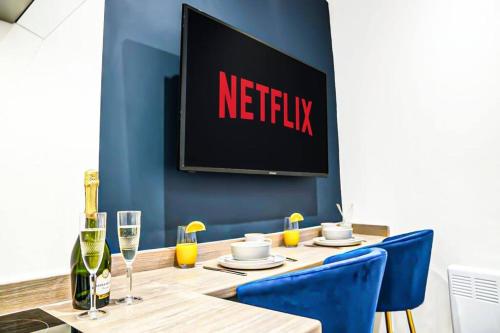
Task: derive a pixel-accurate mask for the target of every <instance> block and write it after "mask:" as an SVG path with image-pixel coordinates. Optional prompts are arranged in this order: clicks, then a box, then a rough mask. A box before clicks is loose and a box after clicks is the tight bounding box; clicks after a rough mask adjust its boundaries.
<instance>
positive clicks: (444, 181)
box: [330, 0, 500, 333]
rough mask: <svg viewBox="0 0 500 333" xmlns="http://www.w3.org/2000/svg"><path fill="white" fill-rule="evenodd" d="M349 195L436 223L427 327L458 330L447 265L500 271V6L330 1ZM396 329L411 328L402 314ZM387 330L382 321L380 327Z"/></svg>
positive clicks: (383, 216)
mask: <svg viewBox="0 0 500 333" xmlns="http://www.w3.org/2000/svg"><path fill="white" fill-rule="evenodd" d="M330 9H331V17H332V33H333V52H334V57H335V74H336V89H337V105H338V121H339V136H340V137H339V145H340V164H341V165H340V167H341V183H342V198H343V200H344V201H345V202H346V203H347V202H355V204H356V207H357V208H356V217H357V219H359V220H362V221H363V222H367V223H380V224H389V225H390V226H391V231H392V232H393V233H394V234H397V233H401V232H406V231H410V230H416V229H423V228H432V229H434V230H435V240H434V248H433V254H432V262H431V270H430V273H429V280H428V288H427V296H426V301H425V303H424V304H423V305H422V306H421V307H419V308H417V309H416V310H415V311H414V317H415V322H416V326H417V330H418V332H421V333H425V332H429V333H434V332H451V320H450V312H449V300H448V289H447V276H446V267H447V266H448V265H449V264H452V263H455V264H462V265H469V266H479V267H490V268H497V269H499V268H500V260H499V259H498V253H500V242H499V241H498V235H500V205H499V204H498V201H499V193H500V176H499V175H500V148H499V145H500V131H499V130H498V128H499V125H498V124H500V112H499V111H498V110H500V98H499V94H498V92H499V91H500V57H499V54H500V44H499V43H498V35H499V34H500V20H498V17H499V16H500V3H499V2H498V1H490V0H480V1H472V2H471V1H467V0H456V1H449V0H420V1H412V0H379V1H372V0H349V1H345V0H339V1H333V2H330ZM394 317H395V323H396V331H397V332H408V328H407V323H406V319H405V315H404V313H397V314H395V316H394ZM383 331H385V328H384V325H382V330H381V332H383Z"/></svg>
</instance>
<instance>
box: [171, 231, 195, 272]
mask: <svg viewBox="0 0 500 333" xmlns="http://www.w3.org/2000/svg"><path fill="white" fill-rule="evenodd" d="M175 255H176V258H177V264H178V265H179V267H180V268H193V267H194V264H195V263H196V257H197V256H198V244H197V243H196V232H186V226H179V227H178V228H177V245H176V246H175Z"/></svg>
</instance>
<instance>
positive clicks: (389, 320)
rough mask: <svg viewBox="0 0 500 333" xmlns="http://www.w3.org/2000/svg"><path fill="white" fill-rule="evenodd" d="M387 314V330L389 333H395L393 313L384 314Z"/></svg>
mask: <svg viewBox="0 0 500 333" xmlns="http://www.w3.org/2000/svg"><path fill="white" fill-rule="evenodd" d="M384 313H385V329H386V331H387V333H393V332H394V331H393V329H392V318H391V313H390V312H384Z"/></svg>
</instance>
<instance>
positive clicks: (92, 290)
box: [90, 273, 97, 312]
mask: <svg viewBox="0 0 500 333" xmlns="http://www.w3.org/2000/svg"><path fill="white" fill-rule="evenodd" d="M96 284H97V283H96V274H95V273H93V274H90V312H95V311H96V310H97V309H96V306H95V301H96V297H95V296H96Z"/></svg>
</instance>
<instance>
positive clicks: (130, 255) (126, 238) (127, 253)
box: [116, 211, 142, 305]
mask: <svg viewBox="0 0 500 333" xmlns="http://www.w3.org/2000/svg"><path fill="white" fill-rule="evenodd" d="M116 215H117V224H118V241H119V243H120V251H121V253H122V256H123V259H124V260H125V265H126V266H127V277H128V278H129V285H128V294H127V296H125V297H123V298H120V299H119V300H117V301H116V302H117V303H125V304H127V305H132V304H135V303H139V302H142V298H141V297H137V296H132V263H133V262H134V259H135V256H136V254H137V249H138V247H139V238H140V236H141V212H140V211H120V212H118V213H117V214H116Z"/></svg>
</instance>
